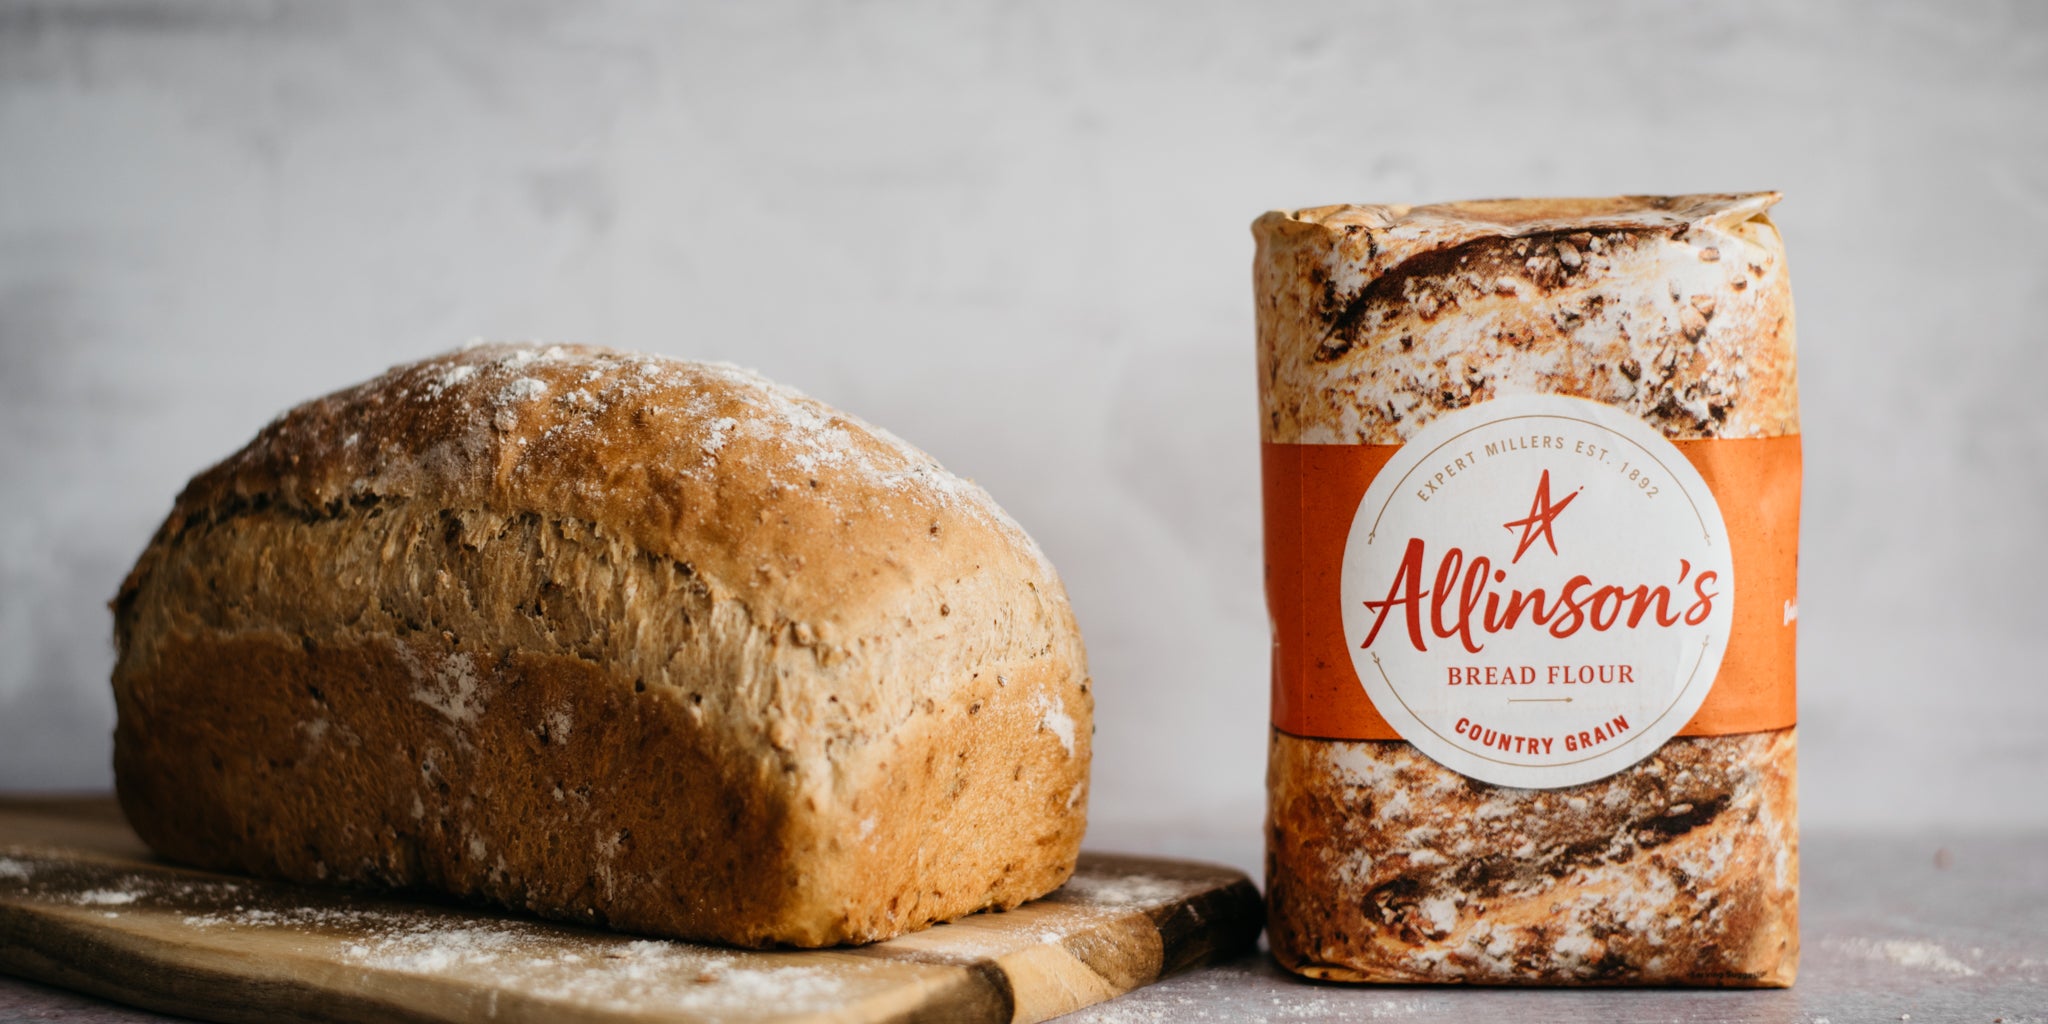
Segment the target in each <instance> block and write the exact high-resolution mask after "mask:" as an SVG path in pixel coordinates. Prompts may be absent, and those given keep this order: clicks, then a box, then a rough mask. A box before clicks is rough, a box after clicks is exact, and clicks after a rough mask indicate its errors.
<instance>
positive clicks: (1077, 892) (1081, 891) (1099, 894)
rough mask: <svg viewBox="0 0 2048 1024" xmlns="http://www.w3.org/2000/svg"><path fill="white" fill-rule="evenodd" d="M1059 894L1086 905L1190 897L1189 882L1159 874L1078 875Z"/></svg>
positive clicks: (1108, 904)
mask: <svg viewBox="0 0 2048 1024" xmlns="http://www.w3.org/2000/svg"><path fill="white" fill-rule="evenodd" d="M1059 891H1060V892H1062V893H1065V894H1067V895H1069V896H1075V897H1078V898H1079V899H1080V900H1081V901H1082V902H1084V903H1096V904H1101V905H1104V906H1113V907H1129V906H1140V905H1143V904H1147V903H1165V902H1168V901H1170V900H1175V899H1179V898H1180V897H1182V896H1184V895H1186V894H1187V892H1188V883H1186V882H1184V881H1180V880H1177V879H1172V878H1160V877H1158V876H1156V875H1111V876H1109V877H1099V876H1095V875H1085V874H1078V873H1077V874H1075V875H1074V877H1072V878H1070V879H1068V880H1067V884H1066V885H1064V886H1062V887H1061V888H1060V889H1059Z"/></svg>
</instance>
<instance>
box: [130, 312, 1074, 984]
mask: <svg viewBox="0 0 2048 1024" xmlns="http://www.w3.org/2000/svg"><path fill="white" fill-rule="evenodd" d="M113 608H114V614H115V634H116V641H117V646H118V658H117V662H116V666H115V669H114V673H113V685H114V691H115V697H116V704H117V707H118V711H119V722H118V726H117V728H116V733H115V770H116V778H117V784H118V790H119V795H120V800H121V804H122V807H123V809H124V810H125V812H126V813H127V816H128V818H129V820H130V822H131V823H132V824H133V825H134V827H135V830H136V831H137V833H139V834H140V835H141V837H142V838H143V840H144V841H145V842H147V843H148V844H149V846H150V847H151V848H152V849H154V850H156V851H157V852H158V853H159V854H161V855H162V856H164V857H166V858H168V859H171V860H174V861H178V862H180V863H185V864H191V865H196V866H200V867H205V868H210V869H222V870H233V871H242V872H248V873H253V874H257V875H262V876H267V877H273V878H282V879H289V880H293V881H298V882H306V883H324V884H331V885H346V886H360V887H372V888H377V889H385V890H398V891H419V892H427V893H440V894H445V895H448V896H451V897H455V898H459V899H463V900H469V901H477V902H482V903H488V904H496V905H501V906H505V907H511V908H518V909H524V910H528V911H532V912H535V913H538V914H541V915H544V916H547V917H553V918H558V919H564V920H572V921H580V922H588V923H595V924H600V925H605V926H609V927H614V928H618V929H623V930H628V931H633V932H640V933H645V934H650V935H660V936H672V937H679V938H686V939H696V940H709V941H717V942H725V943H732V944H738V945H744V946H772V945H791V946H821V945H830V944H836V943H861V942H871V941H876V940H881V939H887V938H890V937H892V936H895V935H900V934H902V933H904V932H908V931H912V930H915V929H918V928H923V927H925V926H927V925H930V924H932V923H934V922H938V921H944V920H948V919H951V918H955V917H958V916H961V915H963V914H968V913H972V912H974V911H978V910H983V909H987V908H1005V907H1010V906H1014V905H1016V904H1018V903H1021V902H1023V901H1025V900H1029V899H1032V898H1035V897H1037V896H1040V895H1042V894H1044V893H1046V892H1049V891H1050V890H1052V889H1054V888H1056V887H1058V886H1059V885H1060V884H1061V883H1062V882H1064V881H1065V880H1066V878H1067V877H1068V875H1069V874H1070V873H1071V872H1072V870H1073V867H1074V863H1075V858H1076V856H1077V854H1078V852H1079V845H1080V840H1081V835H1082V831H1083V828H1084V825H1085V811H1086V804H1087V786H1088V763H1089V744H1090V733H1091V720H1092V719H1091V710H1092V697H1091V694H1090V689H1089V680H1088V674H1087V667H1086V662H1085V658H1084V654H1083V650H1082V645H1081V638H1080V635H1079V633H1078V631H1077V629H1076V626H1075V622H1074V618H1073V613H1072V611H1071V609H1070V608H1069V606H1068V602H1067V598H1066V594H1065V591H1064V590H1063V588H1062V586H1061V584H1060V581H1059V578H1058V576H1057V575H1056V574H1055V573H1054V571H1053V569H1052V567H1051V565H1050V564H1048V563H1047V561H1046V559H1045V557H1044V555H1043V554H1042V553H1041V552H1040V550H1039V548H1038V546H1037V545H1036V544H1035V543H1034V542H1033V541H1032V540H1031V538H1029V537H1028V536H1026V535H1025V533H1024V531H1023V530H1022V529H1020V528H1019V527H1018V526H1017V524H1016V523H1015V522H1014V521H1013V520H1012V519H1011V518H1010V517H1009V516H1008V515H1006V514H1005V513H1004V512H1003V511H1002V510H1001V509H1000V508H998V507H997V506H996V504H995V503H994V501H993V500H991V499H990V497H989V496H988V494H987V493H986V492H985V491H983V490H982V489H981V488H980V487H977V486H975V485H974V484H972V483H969V482H967V481H964V480H962V479H960V478H959V477H956V476H954V475H953V474H951V473H949V472H947V471H946V470H944V469H943V468H941V467H940V466H939V465H938V464H937V463H935V462H934V461H933V460H932V459H931V458H930V457H929V456H927V455H925V454H924V453H922V452H920V451H918V450H916V449H914V448H912V447H910V446H909V445H906V444H904V443H903V442H902V441H900V440H898V439H896V438H895V437H894V436H893V435H891V434H889V433H887V432H886V431H883V430H881V429H878V428H875V427H871V426H868V425H867V424H864V423H862V422H861V421H859V420H857V419H854V418H852V417H850V416H847V415H845V414H843V413H840V412H838V411H836V410H834V409H832V408H830V407H828V406H826V405H824V404H822V403H820V402H817V401H814V400H812V399H810V398H807V397H805V396H803V395H800V394H798V393H796V392H794V391H791V390H789V389H787V388H784V387H781V386H778V385H775V384H773V383H770V382H769V381H767V380H764V379H762V378H761V377H759V376H756V375H754V374H752V373H749V372H747V371H743V370H739V369H736V368H733V367H729V366H723V365H707V364H701V363H691V362H684V361H679V360H673V359H666V358H656V357H650V356H641V355H634V354H630V353H623V352H615V351H610V350H605V349H599V348H586V347H576V346H551V347H534V346H505V345H486V346H478V347H471V348H468V349H464V350H462V351H458V352H454V353H450V354H447V355H443V356H440V357H437V358H432V359H428V360H425V361H423V362H419V363H414V364H411V365H407V366H400V367H397V368H395V369H393V370H391V371H390V372H388V373H386V374H384V375H383V376H381V377H379V378H377V379H375V380H372V381H369V382H367V383H365V384H362V385H360V386H357V387H353V388H350V389H347V390H344V391H340V392H337V393H335V394H333V395H329V396H327V397H325V398H320V399H317V400H314V401H311V402H307V403H305V404H304V405H301V406H299V407H297V408H295V409H292V410H291V411H289V412H287V413H285V414H284V415H283V416H281V417H279V418H278V419H277V420H276V421H275V422H273V423H271V424H270V425H269V426H268V427H266V428H264V430H263V431H262V432H261V433H260V434H258V435H257V437H256V438H255V440H254V441H252V442H250V444H249V445H248V446H247V447H245V448H244V449H242V450H241V451H240V452H237V453H236V454H234V455H232V456H230V457H229V458H228V459H226V460H225V461H223V462H222V463H220V464H219V465H217V466H215V467H213V468H212V469H209V470H207V471H206V472H204V473H201V474H200V475H199V476H198V477H196V478H195V479H194V480H193V481H192V482H191V483H190V484H189V485H188V486H187V487H186V489H185V490H184V492H183V494H182V495H180V496H179V498H178V500H177V502H176V505H175V507H174V508H173V510H172V512H171V514H170V516H169V518H168V519H167V520H166V521H165V522H164V524H163V526H162V527H161V528H160V529H159V530H158V531H157V533H156V536H155V537H154V539H153V540H152V541H151V542H150V544H149V546H148V548H147V549H146V550H145V551H144V552H143V554H142V556H141V558H140V560H139V561H138V562H137V563H136V565H135V567H134V569H133V570H132V571H131V572H130V573H129V575H128V578H127V580H126V581H125V582H124V583H123V585H122V586H121V588H120V592H119V594H118V596H117V597H116V598H115V600H114V603H113Z"/></svg>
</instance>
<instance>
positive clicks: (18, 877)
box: [0, 799, 1263, 1024]
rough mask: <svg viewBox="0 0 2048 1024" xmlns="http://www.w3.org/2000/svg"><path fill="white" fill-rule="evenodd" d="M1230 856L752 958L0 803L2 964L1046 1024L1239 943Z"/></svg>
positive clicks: (134, 999)
mask: <svg viewBox="0 0 2048 1024" xmlns="http://www.w3.org/2000/svg"><path fill="white" fill-rule="evenodd" d="M1262 918H1263V915H1262V910H1261V906H1260V902H1259V896H1258V893H1257V891H1256V890H1255V889H1253V887H1252V884H1251V882H1250V880H1249V879H1247V878H1245V876H1244V875H1243V874H1241V873H1239V872H1237V871H1234V870H1231V869H1229V868H1223V867H1216V866H1213V865H1207V864H1193V863H1187V862H1184V861H1171V860H1154V859H1148V858H1139V857H1125V856H1116V855H1111V854H1083V855H1082V857H1081V865H1080V868H1079V870H1078V871H1077V872H1076V873H1075V876H1074V879H1073V881H1071V882H1069V883H1068V884H1067V885H1066V886H1065V887H1064V888H1062V889H1060V890H1058V891H1057V892H1054V893H1052V894H1051V895H1048V896H1046V897H1045V898H1044V899H1040V900H1036V901H1034V902H1032V903H1029V904H1027V905H1025V906H1022V907H1019V908H1017V909H1015V910H1011V911H1008V912H1005V913H997V914H978V915H975V916H973V917H968V918H963V919H961V920H959V921H956V922H954V923H952V924H944V925H939V926H937V927H934V928H931V929H928V930H926V931H922V932H918V933H915V934H912V935H906V936H904V937H902V938H899V939H895V940H893V941H890V942H884V943H878V944H876V945H872V946H864V947H858V948H846V949H831V950H790V951H780V952H752V951H747V950H736V949H727V948H723V947H718V946H706V945H698V944H694V943H687V942H672V941H660V940H650V939H643V938H637V937H634V936H630V935H619V934H615V933H610V932H601V931H594V930H591V929H587V928H577V927H573V926H568V925H558V924H550V923H546V922H542V921H538V920H532V919H528V918H523V917H514V916H511V915H506V914H497V913H491V912H488V911H480V910H475V909H471V908H467V907H457V906H444V905H436V904H427V903H418V902H406V901H400V900H392V899H379V898H373V897H368V896H358V895H352V894H349V893H343V892H333V891H328V890H322V889H312V888H306V887H301V886H295V885H288V884H282V883H275V882H263V881H256V880H253V879H248V878H241V877H237V876H230V875H219V874H213V873H209V872H204V871H192V870H188V869H184V868H179V867H175V866H172V865H169V864H166V863H163V862H161V861H158V860H155V859H154V858H153V857H151V856H150V854H149V851H148V850H147V849H145V848H144V847H143V846H142V844H141V843H140V842H139V841H138V840H137V839H136V838H135V836H134V833H132V832H130V831H129V829H128V826H127V824H126V823H125V822H123V821H122V819H121V815H120V812H119V811H118V810H117V809H116V808H115V806H114V803H113V801H112V800H109V799H83V800H19V799H8V800H0V972H7V973H12V974H18V975H20V976H22V977H26V978H33V979H35V980H38V981H43V982H48V983H50V984H53V985H61V986H64V987H66V988H73V989H78V990H80V991H83V992H90V993H93V994H95V995H99V996H104V997H106V998H109V999H116V1000H119V1001H121V1002H125V1003H132V1004H134V1005H137V1006H143V1007H147V1008H149V1009H153V1010H160V1011H164V1012H168V1013H178V1014H184V1015H187V1016H192V1017H199V1018H204V1019H207V1020H218V1021H266V1022H268V1021H351V1022H354V1021H380V1022H381V1021H471V1020H501V1021H563V1022H570V1024H578V1022H597V1021H642V1022H656V1021H661V1022H668V1021H678V1022H680V1021H776V1022H797V1021H804V1022H828V1021H829V1022H849V1024H851V1022H860V1024H867V1022H876V1021H909V1020H943V1021H1018V1022H1023V1021H1040V1020H1045V1019H1047V1018H1049V1017H1054V1016H1057V1015H1059V1014H1062V1013H1066V1012H1068V1011H1070V1010H1075V1009H1078V1008H1080V1007H1083V1006H1088V1005H1090V1004H1092V1003H1097V1002H1100V1001H1102V1000H1104V999H1108V998H1110V997H1112V996H1116V995H1119V994H1121V993H1124V992H1128V991H1130V990H1132V989H1134V988H1138V987H1140V986H1143V985H1146V984H1148V983H1150V982H1152V981H1155V980H1157V979H1159V978H1160V977H1162V976H1164V975H1167V974H1170V973H1172V972H1174V971H1177V970H1181V969H1183V968H1186V967H1190V966H1194V965H1196V964H1201V963H1206V962H1209V961H1212V960H1216V959H1220V958H1223V957H1227V956H1230V955H1234V954H1236V953H1239V952H1242V951H1243V950H1244V949H1246V948H1247V947H1249V946H1250V944H1251V943H1252V942H1253V941H1254V940H1255V939H1256V938H1257V936H1258V932H1259V927H1260V923H1261V921H1262Z"/></svg>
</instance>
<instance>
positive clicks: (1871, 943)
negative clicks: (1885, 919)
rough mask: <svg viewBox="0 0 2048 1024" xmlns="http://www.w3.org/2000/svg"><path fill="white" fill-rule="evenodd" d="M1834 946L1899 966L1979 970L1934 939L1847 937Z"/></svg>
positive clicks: (1944, 970) (1965, 974) (1966, 972)
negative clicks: (1952, 953)
mask: <svg viewBox="0 0 2048 1024" xmlns="http://www.w3.org/2000/svg"><path fill="white" fill-rule="evenodd" d="M1834 945H1835V946H1836V947H1837V948H1839V949H1841V950H1842V951H1843V952H1845V953H1848V954H1850V955H1852V956H1856V957H1860V958H1862V959H1864V960H1874V961H1878V962H1882V963H1889V964H1893V965H1895V966H1898V967H1912V968H1917V969H1919V970H1923V971H1936V972H1939V973H1942V974H1954V975H1958V976H1962V977H1969V976H1971V975H1974V974H1976V973H1977V971H1976V970H1975V969H1974V968H1972V967H1971V966H1970V965H1969V964H1966V963H1964V962H1962V961H1961V960H1958V959H1956V958H1955V957H1954V956H1952V955H1951V954H1950V953H1949V951H1948V950H1946V949H1943V948H1941V947H1940V946H1937V945H1935V944H1934V943H1932V942H1917V941H1914V940H1911V939H1845V940H1842V941H1839V942H1836V943H1834Z"/></svg>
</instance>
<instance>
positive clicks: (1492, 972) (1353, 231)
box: [1253, 193, 1799, 986]
mask: <svg viewBox="0 0 2048 1024" xmlns="http://www.w3.org/2000/svg"><path fill="white" fill-rule="evenodd" d="M1777 198H1778V196H1777V195H1776V194H1775V193H1755V194H1741V195H1697V196H1668V197H1645V196H1626V197H1619V198H1614V199H1569V200H1494V201H1485V202H1472V203H1448V204H1440V205H1435V206H1420V207H1407V206H1328V207H1317V208H1313V209H1306V210H1297V211H1292V212H1286V213H1269V214H1267V215H1265V216H1264V217H1262V218H1260V219H1259V221H1258V222H1257V223H1256V224H1255V225H1254V228H1253V232H1254V235H1255V237H1256V238H1257V240H1258V243H1259V249H1258V256H1257V260H1256V263H1255V270H1254V273H1255V280H1256V285H1257V289H1258V294H1259V297H1260V305H1259V310H1258V330H1259V353H1260V373H1261V377H1260V398H1261V411H1262V432H1263V436H1264V439H1265V440H1266V441H1268V442H1275V443H1292V444H1396V443H1400V442H1403V441H1405V440H1407V439H1408V438H1410V437H1412V436H1413V435H1414V434H1415V432H1416V431H1418V430H1420V429H1421V428H1422V427H1423V426H1424V425H1426V424H1427V423H1428V422H1429V421H1430V420H1431V419H1433V418H1434V417H1435V416H1437V415H1440V414H1442V413H1444V412H1447V411H1450V410H1453V409H1460V408H1464V407H1466V406H1469V405H1472V404H1474V403H1477V402H1481V401H1485V400H1487V399H1490V398H1493V397H1496V396H1498V395H1503V394H1512V393H1527V392H1536V393H1548V394H1561V395H1573V396H1578V397H1582V398H1589V399H1593V400H1595V401H1600V402H1605V403H1607V404H1610V405H1614V406H1617V407H1619V408H1622V409H1624V410H1627V411H1628V412H1630V413H1632V414H1634V415H1636V416H1638V417H1641V418H1642V419H1643V420H1644V421H1646V422H1648V423H1649V424H1651V425H1652V426H1654V427H1656V428H1657V429H1658V430H1660V431H1661V432H1662V433H1663V434H1664V435H1665V436H1667V437H1669V438H1671V439H1673V440H1683V439H1704V438H1755V437H1780V436H1786V435H1793V434H1797V433H1798V432H1799V412H1798V392H1797V369H1796V361H1795V337H1794V333H1793V318H1792V300H1791V288H1790V283H1789V278H1788V277H1787V275H1786V270H1785V260H1784V252H1783V249H1782V245H1781V243H1780V241H1779V238H1778V234H1777V230H1776V228H1775V227H1774V226H1773V225H1772V224H1771V222H1770V220H1769V218H1768V217H1767V216H1766V214H1765V211H1766V210H1767V209H1768V208H1769V207H1770V206H1771V205H1772V204H1773V203H1775V202H1776V201H1777ZM1796 762H1797V733H1796V730H1795V729H1786V730H1782V731H1779V732H1773V733H1756V734H1746V735H1735V736H1707V737H1682V738H1679V739H1675V740H1673V741H1671V742H1669V743H1667V744H1666V745H1665V746H1664V748H1663V749H1661V750H1660V751H1659V752H1658V753H1656V754H1655V755H1653V756H1652V757H1650V758H1648V759H1646V760H1644V761H1642V762H1640V763H1638V764H1636V765H1634V766H1632V767H1630V768H1627V769H1625V770H1623V771H1621V772H1620V773H1617V774H1615V775H1613V776H1610V777H1608V778H1606V779H1602V780H1599V781H1596V782H1593V783H1589V784H1586V785H1583V786H1576V787H1571V788H1567V789H1559V790H1513V789H1507V788H1503V787H1497V786H1491V785H1488V784H1485V783H1480V782H1475V781H1473V780H1470V779H1467V778H1465V777H1464V776H1462V775H1459V774H1457V773H1456V772H1453V771H1451V770H1450V769H1447V768H1444V767H1442V766H1441V765H1438V764H1436V763H1435V762H1434V761H1431V760H1429V759H1428V758H1427V757H1425V756H1423V755H1422V754H1421V753H1420V752H1418V751H1417V750H1416V749H1415V748H1414V747H1412V746H1410V745H1409V744H1407V743H1403V742H1399V741H1369V740H1361V741H1349V740H1323V739H1311V738H1302V737H1296V736H1292V735H1289V734H1286V733H1283V732H1280V731H1278V730H1275V731H1274V732H1273V736H1272V747H1271V757H1270V760H1269V769H1268V771H1269V774H1268V789H1269V793H1270V801H1269V805H1268V817H1267V851H1268V862H1267V865H1268V866H1267V898H1268V913H1269V929H1270V935H1271V940H1272V946H1273V951H1274V955H1275V957H1276V958H1277V959H1278V960H1279V961H1280V962H1281V963H1282V964H1283V965H1284V966H1286V967H1288V968H1289V969H1290V970H1294V971H1296V972H1298V973H1302V974H1306V975H1309V976H1313V977H1319V978H1328V979H1334V980H1349V981H1374V982H1462V983H1479V984H1671V983H1684V984H1702V985H1731V986H1781V985H1789V984H1791V982H1792V980H1793V977H1794V974H1795V972H1796V969H1797V962H1798V832H1797V802H1796V792H1795V776H1796Z"/></svg>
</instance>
